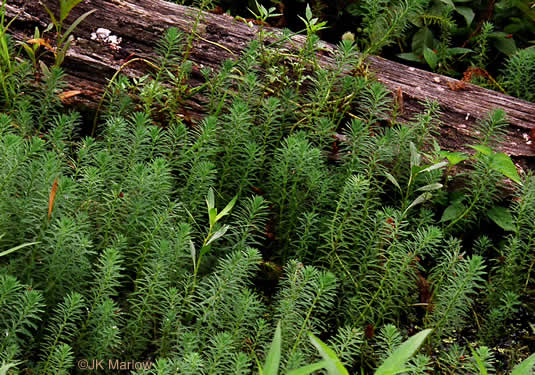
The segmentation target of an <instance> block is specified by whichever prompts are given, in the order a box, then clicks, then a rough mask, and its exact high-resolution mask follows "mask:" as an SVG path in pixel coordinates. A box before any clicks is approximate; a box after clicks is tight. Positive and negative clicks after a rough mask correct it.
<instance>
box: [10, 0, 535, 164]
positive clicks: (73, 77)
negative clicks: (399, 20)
mask: <svg viewBox="0 0 535 375" xmlns="http://www.w3.org/2000/svg"><path fill="white" fill-rule="evenodd" d="M44 3H45V4H46V5H47V6H48V7H49V8H50V9H52V11H54V12H56V14H57V13H58V5H57V4H58V3H59V1H56V0H46V1H44ZM91 9H96V12H94V13H93V14H91V15H90V16H89V17H88V18H87V19H86V20H85V21H84V22H83V23H82V24H81V25H79V26H78V28H77V29H76V31H75V36H76V40H75V42H74V43H73V46H72V48H71V50H70V52H69V54H68V56H67V58H66V60H65V62H64V64H63V68H64V69H65V70H66V72H67V74H68V82H69V83H70V86H71V87H72V88H73V89H77V90H82V91H83V94H82V95H79V96H77V97H75V98H74V99H73V100H74V101H76V102H77V104H84V105H87V106H89V107H93V108H94V106H95V103H97V102H98V101H99V100H100V98H101V95H102V92H103V88H104V87H105V85H106V84H107V82H108V80H109V79H110V77H111V76H112V75H113V74H114V73H115V72H116V71H117V69H119V67H120V66H121V65H122V64H123V63H124V61H125V59H127V58H129V57H132V56H136V57H149V58H150V57H151V56H154V46H155V43H156V41H157V40H159V39H160V38H161V36H162V34H163V33H164V31H165V30H166V29H167V28H169V27H172V26H175V27H178V28H179V29H180V30H182V31H183V32H185V33H190V32H191V31H192V25H193V23H194V20H195V18H196V17H197V11H196V10H194V9H192V8H188V7H184V6H179V5H176V4H173V3H168V2H166V1H163V0H129V1H126V0H86V1H84V2H83V3H82V4H80V5H79V6H77V7H76V8H75V9H74V10H73V12H72V14H71V15H70V16H69V18H68V19H67V21H66V24H70V23H71V22H72V21H73V20H74V19H75V18H76V17H78V16H80V15H81V14H83V13H85V12H87V11H88V10H91ZM7 13H8V16H10V17H13V16H15V15H18V16H17V19H16V21H15V22H14V23H13V24H12V25H11V27H10V30H9V31H10V33H11V34H12V35H13V36H14V37H15V39H17V40H25V39H28V38H30V37H31V36H32V35H33V30H34V28H35V27H36V26H37V27H39V28H41V29H43V28H45V27H46V25H47V24H48V22H49V17H48V15H47V14H46V12H45V11H44V9H43V7H42V6H41V5H40V4H39V2H38V1H35V0H27V1H23V0H11V1H9V0H8V2H7ZM97 28H105V29H108V30H110V31H111V34H112V35H115V36H117V37H120V38H121V39H122V41H121V43H120V44H119V47H120V48H113V47H114V46H112V45H110V44H109V43H106V42H103V41H99V40H92V39H91V33H93V32H95V31H96V30H97ZM268 31H274V32H279V31H278V30H275V29H268ZM257 32H258V28H257V27H256V26H252V27H251V26H249V25H247V24H245V23H243V22H241V21H238V20H236V19H234V18H233V17H231V16H228V15H225V14H223V15H216V14H211V13H205V14H204V15H203V17H202V19H201V22H200V24H199V27H198V29H197V35H196V36H195V41H194V47H193V49H192V52H191V55H190V59H191V60H192V61H193V62H194V64H196V65H197V66H199V67H210V68H212V69H218V67H219V66H220V64H221V63H222V62H223V61H224V60H225V59H229V58H237V57H239V56H240V54H241V52H242V51H243V50H244V48H245V47H246V46H247V45H248V43H249V42H250V41H251V40H252V39H253V38H255V36H256V33H257ZM293 41H294V42H295V44H296V46H298V45H300V44H301V43H302V42H303V37H302V36H295V37H293ZM323 49H324V50H326V51H327V52H326V53H325V52H324V53H323V54H322V56H321V57H320V62H321V64H322V65H328V64H330V63H331V62H332V55H333V54H332V52H333V51H334V46H333V45H330V44H328V43H324V48H323ZM367 63H368V64H369V70H370V71H372V72H374V73H375V76H376V78H377V79H378V80H379V81H381V82H382V83H384V84H385V85H386V86H387V87H388V88H390V89H391V90H392V92H393V93H398V95H399V93H400V92H401V93H402V95H403V98H404V100H403V102H404V113H405V114H404V116H405V117H406V118H410V117H412V116H413V115H414V113H416V112H419V111H420V110H421V109H422V105H421V102H422V101H424V100H425V99H434V100H437V101H438V103H439V104H440V107H441V112H442V115H441V138H440V142H441V146H442V147H443V148H445V149H448V150H466V144H473V143H474V142H475V141H474V140H473V139H474V130H473V125H474V123H475V122H476V121H477V120H480V119H481V118H483V117H485V116H486V114H487V113H488V112H489V111H490V110H492V109H494V108H502V109H504V110H505V111H506V112H507V119H508V121H509V123H510V126H509V128H508V131H507V136H506V141H505V142H504V143H503V144H502V145H501V151H503V152H506V153H507V154H509V155H511V156H513V157H514V158H515V160H517V161H521V162H522V164H523V165H524V166H529V167H531V168H533V167H534V165H533V164H535V141H534V140H531V139H529V137H528V135H529V133H530V131H531V129H532V128H533V127H535V104H534V103H529V102H526V101H523V100H519V99H515V98H513V97H510V96H507V95H503V94H501V93H498V92H494V91H491V90H487V89H484V88H481V87H478V86H475V85H472V84H469V83H467V84H466V87H465V89H463V90H458V91H454V90H452V89H451V88H450V85H448V82H457V81H456V80H454V79H452V78H449V77H445V76H441V75H438V74H434V73H430V72H426V71H423V70H420V69H416V68H413V67H408V66H405V65H402V64H399V63H396V62H392V61H388V60H385V59H383V58H380V57H370V58H368V60H367ZM144 71H146V67H145V66H143V65H141V64H139V65H134V64H133V65H131V66H129V67H128V68H126V69H125V70H124V71H123V73H124V74H127V75H129V76H139V75H141V74H143V73H144ZM200 82H201V77H200V76H199V75H197V76H195V75H193V77H192V82H190V83H191V84H192V85H197V84H199V83H200ZM190 104H191V105H190V108H188V109H187V110H186V109H185V110H184V111H187V112H188V113H185V115H187V116H188V117H193V118H199V117H201V116H202V113H201V111H202V108H201V107H200V106H199V105H198V104H197V105H196V103H195V102H192V103H190Z"/></svg>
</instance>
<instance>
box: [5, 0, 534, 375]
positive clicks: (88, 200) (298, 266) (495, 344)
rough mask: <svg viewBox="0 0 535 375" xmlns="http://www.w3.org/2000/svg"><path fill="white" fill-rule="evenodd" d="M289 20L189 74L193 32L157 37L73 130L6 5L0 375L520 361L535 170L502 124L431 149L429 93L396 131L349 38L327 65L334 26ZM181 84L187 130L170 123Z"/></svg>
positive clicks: (470, 366) (54, 85)
mask: <svg viewBox="0 0 535 375" xmlns="http://www.w3.org/2000/svg"><path fill="white" fill-rule="evenodd" d="M74 3H75V2H72V1H71V2H68V1H67V2H65V3H64V4H65V6H68V5H69V4H74ZM66 12H67V11H66ZM67 13H68V12H67ZM199 17H201V15H200V14H199ZM268 17H269V10H268V9H265V8H261V7H260V9H258V10H257V18H258V19H259V20H262V19H264V20H265V19H267V18H268ZM303 20H304V22H305V25H306V36H307V42H306V43H305V45H304V46H303V49H302V50H300V51H298V52H297V53H295V54H293V53H290V52H288V51H285V50H281V49H277V48H276V47H277V44H272V45H271V47H269V48H268V47H266V46H265V45H264V44H263V43H262V40H263V38H265V37H266V35H265V31H262V32H260V34H259V40H256V41H253V42H252V43H251V45H250V47H249V48H248V50H247V51H245V53H244V54H243V56H241V57H240V58H239V59H237V60H236V61H227V62H225V63H224V65H223V66H222V67H221V69H220V71H217V72H214V71H210V70H207V69H204V70H202V74H203V76H204V78H205V82H204V83H203V84H201V85H200V86H197V87H189V86H188V85H187V84H185V82H187V77H188V75H189V74H190V73H191V71H192V70H193V69H197V68H196V67H194V66H193V65H192V63H191V62H189V61H188V59H187V56H188V53H189V51H190V49H191V42H192V38H193V37H194V36H193V34H192V35H190V36H185V35H182V34H181V33H180V32H179V31H178V30H177V29H170V30H168V31H167V32H166V34H165V36H164V37H163V39H162V41H161V42H160V43H159V45H158V46H157V50H158V53H159V56H160V58H159V59H158V60H157V61H151V62H150V64H149V66H150V67H151V68H149V73H147V75H146V76H144V77H142V78H136V79H129V78H126V77H123V76H120V75H119V76H118V77H117V78H116V79H115V80H114V81H113V82H112V83H111V84H110V87H109V90H108V91H107V92H106V94H105V96H104V103H105V105H104V106H103V108H102V110H101V111H100V113H99V114H95V116H98V117H97V122H96V124H97V128H96V129H95V130H96V131H95V134H94V136H87V134H88V133H89V130H88V129H84V128H83V124H82V122H81V117H80V115H79V114H77V112H75V111H70V110H67V109H64V108H62V105H61V98H62V96H65V95H66V93H65V92H64V89H63V84H62V71H61V67H60V65H61V54H59V53H56V58H55V63H54V62H52V63H50V64H49V65H48V66H47V65H46V64H44V63H43V62H42V61H39V60H38V59H34V60H32V59H28V58H26V55H24V53H25V51H26V52H29V53H30V56H32V55H31V51H32V48H33V47H30V46H27V47H29V48H30V51H28V49H26V50H23V49H20V48H17V46H16V45H15V44H14V43H13V42H12V40H11V39H10V38H9V36H8V34H6V33H4V31H6V30H7V22H5V20H3V19H2V24H1V26H2V29H1V31H2V33H1V34H0V37H1V38H0V47H1V48H0V49H1V51H2V54H0V57H1V58H2V65H1V66H2V68H1V72H2V76H1V78H2V88H1V91H0V108H1V109H2V110H1V113H0V160H1V165H2V168H0V195H1V196H0V311H1V312H2V314H1V317H0V332H2V335H1V336H0V360H1V365H2V367H1V368H0V371H4V372H7V371H8V370H9V371H11V372H12V373H21V374H22V373H28V372H33V373H38V374H63V373H76V372H81V371H82V370H83V368H81V366H84V364H83V362H80V361H81V360H88V361H89V363H88V365H91V362H90V361H92V360H103V361H104V363H105V365H104V366H105V367H104V368H103V369H98V368H97V370H99V371H100V372H106V371H107V372H110V373H116V371H115V372H114V370H116V368H110V365H109V362H108V360H119V361H125V362H129V361H134V362H143V361H152V362H154V363H153V365H152V369H150V370H142V369H140V370H138V371H136V373H137V374H175V373H180V374H249V373H257V372H258V371H259V368H262V369H263V371H264V373H265V374H274V373H276V369H274V368H275V367H278V363H277V362H278V361H277V360H276V359H277V358H278V355H277V354H279V355H280V372H281V373H287V372H289V371H291V370H294V369H298V368H300V367H302V366H306V365H310V364H312V366H318V367H314V368H316V369H318V368H321V367H326V368H327V370H324V371H329V373H330V374H336V373H339V374H343V373H344V372H343V371H344V370H343V369H342V367H341V366H342V364H343V366H345V368H347V371H349V372H350V373H359V372H360V371H361V369H362V371H363V372H364V373H373V372H374V371H377V372H376V373H378V374H380V373H387V372H381V371H384V368H385V367H383V368H381V367H380V366H381V364H383V366H384V364H385V363H386V364H388V363H389V362H388V360H387V358H390V360H391V361H392V358H396V357H398V358H399V355H398V354H396V349H399V348H400V347H402V346H401V345H402V342H404V341H405V340H406V339H407V338H408V337H409V336H412V335H414V334H416V333H417V332H420V331H422V330H424V329H430V330H432V331H431V333H429V331H425V332H426V333H428V336H427V340H426V341H425V344H424V345H423V346H422V348H421V349H420V351H419V352H418V354H416V355H414V356H412V358H411V359H410V361H409V362H408V363H407V364H406V365H404V367H402V368H405V370H404V372H405V373H410V374H425V373H443V374H467V373H470V374H471V373H480V374H485V373H493V372H497V373H508V372H509V371H511V370H512V369H513V367H515V366H516V365H517V364H518V363H519V362H520V361H521V360H522V359H525V358H526V357H528V355H529V354H530V353H531V352H533V349H534V348H533V335H534V334H535V333H534V331H533V327H532V326H530V323H532V322H531V321H530V319H532V317H533V312H534V300H533V291H534V282H533V276H532V273H533V265H534V259H535V177H534V176H533V174H532V173H531V172H530V173H527V174H524V175H520V176H519V175H518V173H517V171H516V169H515V167H514V165H513V163H512V162H511V160H510V159H509V158H508V157H507V155H505V154H501V153H498V152H495V151H494V150H495V149H496V145H497V144H499V142H500V137H501V135H502V132H503V128H504V126H505V125H506V123H505V119H504V118H505V117H504V116H505V114H504V113H503V112H502V111H494V112H492V113H489V114H488V117H487V118H486V119H485V120H484V121H481V122H480V123H479V125H478V131H479V134H480V138H479V140H478V143H477V144H474V145H472V146H473V149H474V154H473V155H467V154H462V153H451V152H444V151H442V150H440V147H439V145H438V142H437V140H436V138H435V134H436V131H437V129H438V127H439V126H440V124H439V121H438V120H437V111H438V108H437V105H436V104H435V103H432V102H428V103H425V109H424V111H423V112H422V113H421V114H419V115H417V116H416V117H415V118H414V120H413V121H412V122H411V123H408V124H405V123H398V122H397V121H396V120H395V119H396V111H398V110H399V108H398V107H397V106H396V103H394V102H393V101H392V99H391V98H390V96H389V92H388V90H387V89H386V88H384V87H383V86H382V85H381V84H380V83H378V82H376V81H374V79H373V77H371V76H368V75H367V74H366V69H364V68H363V66H362V65H360V64H362V58H361V55H359V54H358V48H357V45H356V44H355V43H354V41H352V40H350V39H348V40H345V41H343V42H341V43H340V44H339V47H338V51H337V56H336V63H335V66H334V67H333V68H332V69H330V70H325V69H323V68H320V67H319V66H318V65H317V64H316V60H315V52H316V49H317V41H318V38H317V35H316V34H317V32H318V31H320V30H321V29H322V28H323V27H324V26H325V25H323V24H322V23H321V22H320V21H319V20H315V18H314V17H313V16H312V13H311V11H310V10H309V11H307V12H306V14H304V15H303ZM56 21H57V23H58V25H59V23H60V22H61V21H62V20H61V18H58V20H56ZM60 26H62V25H60ZM65 33H66V32H65V28H64V27H63V28H62V27H60V32H59V39H58V41H57V42H58V43H57V44H59V45H61V42H64V43H65V42H67V43H68V40H69V39H68V36H66V35H65ZM38 44H39V43H37V45H36V47H35V50H34V52H35V51H36V50H37V48H43V47H46V46H41V47H39V46H38ZM57 44H56V45H57ZM50 48H52V47H50ZM67 48H68V45H67ZM56 52H58V51H57V50H56ZM33 56H34V57H35V56H37V55H35V54H34V55H33ZM58 56H59V58H58ZM347 71H353V72H354V74H352V75H347V74H345V73H344V72H347ZM194 94H199V95H202V97H203V98H204V102H203V105H204V108H205V112H206V117H205V118H204V120H203V121H201V122H199V123H193V122H191V121H189V120H188V119H186V118H184V117H183V116H181V115H180V113H181V109H182V106H183V105H184V101H185V98H187V97H188V96H190V95H194ZM459 167H461V170H464V171H465V172H464V173H462V174H457V175H453V173H452V171H453V170H454V169H458V168H459ZM505 183H507V184H508V186H509V189H512V190H513V191H514V193H513V196H507V194H505V193H504V189H503V188H504V184H505ZM511 187H512V188H511ZM277 327H279V328H277ZM309 333H311V334H313V335H315V336H317V338H319V339H320V340H321V341H322V342H325V343H326V345H327V346H328V348H330V349H331V350H332V352H330V351H329V350H328V349H326V348H325V347H324V346H322V344H321V342H320V341H318V339H317V338H314V336H312V338H309V336H308V334H309ZM409 343H410V342H409ZM268 353H271V355H268ZM397 353H399V352H397ZM409 354H411V353H409ZM320 358H327V359H324V362H320V365H317V362H318V360H319V359H320ZM335 358H336V359H335ZM530 359H531V361H532V362H533V361H535V357H533V356H532V357H530ZM337 361H339V362H337ZM385 361H386V362H385ZM532 362H531V364H530V366H529V367H533V363H532ZM114 363H115V362H114ZM525 363H527V362H525ZM275 364H277V366H275ZM329 364H331V365H333V364H334V366H335V368H332V367H330V368H329ZM526 366H527V365H526ZM106 369H107V370H106ZM310 369H311V367H308V370H310ZM302 371H303V372H301V373H307V372H305V371H306V369H305V370H302ZM336 371H338V372H336ZM517 371H518V372H517V373H516V374H520V373H529V372H527V371H529V369H527V370H526V371H524V372H520V371H522V370H518V368H517ZM7 373H9V372H7ZM516 374H515V375H516Z"/></svg>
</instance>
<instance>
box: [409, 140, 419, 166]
mask: <svg viewBox="0 0 535 375" xmlns="http://www.w3.org/2000/svg"><path fill="white" fill-rule="evenodd" d="M409 149H410V151H411V169H412V168H413V167H418V166H419V165H420V161H421V159H422V158H421V156H420V153H419V152H418V150H417V149H416V146H415V145H414V143H412V142H410V143H409Z"/></svg>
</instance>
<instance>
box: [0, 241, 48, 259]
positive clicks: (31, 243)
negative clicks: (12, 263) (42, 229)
mask: <svg viewBox="0 0 535 375" xmlns="http://www.w3.org/2000/svg"><path fill="white" fill-rule="evenodd" d="M38 243H39V242H29V243H23V244H22V245H19V246H15V247H12V248H11V249H7V250H6V251H2V252H1V253H0V257H3V256H6V255H8V254H11V253H12V252H14V251H17V250H20V249H23V248H25V247H28V246H32V245H36V244H38Z"/></svg>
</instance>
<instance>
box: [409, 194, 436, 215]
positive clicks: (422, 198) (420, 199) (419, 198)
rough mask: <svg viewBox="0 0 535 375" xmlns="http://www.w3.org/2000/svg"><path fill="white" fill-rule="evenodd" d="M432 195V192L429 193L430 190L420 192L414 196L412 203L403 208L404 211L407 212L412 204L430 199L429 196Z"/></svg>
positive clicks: (415, 204)
mask: <svg viewBox="0 0 535 375" xmlns="http://www.w3.org/2000/svg"><path fill="white" fill-rule="evenodd" d="M432 196H433V194H431V193H430V192H428V191H426V192H425V193H422V194H420V195H419V196H417V197H416V199H415V200H413V201H412V203H411V204H410V205H409V207H407V208H406V209H405V212H407V211H408V210H410V209H411V208H413V207H414V206H417V205H419V204H422V203H423V202H425V201H427V200H429V199H431V197H432Z"/></svg>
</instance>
